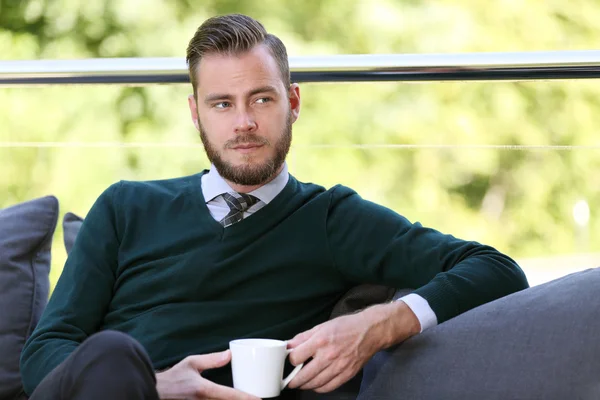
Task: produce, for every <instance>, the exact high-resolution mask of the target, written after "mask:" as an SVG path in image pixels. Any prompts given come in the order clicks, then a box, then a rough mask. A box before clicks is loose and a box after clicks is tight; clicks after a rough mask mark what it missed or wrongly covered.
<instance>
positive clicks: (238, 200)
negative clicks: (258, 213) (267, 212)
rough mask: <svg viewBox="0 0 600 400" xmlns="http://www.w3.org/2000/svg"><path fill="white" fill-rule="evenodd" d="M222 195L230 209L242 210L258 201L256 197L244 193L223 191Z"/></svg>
mask: <svg viewBox="0 0 600 400" xmlns="http://www.w3.org/2000/svg"><path fill="white" fill-rule="evenodd" d="M222 196H223V199H224V200H225V202H226V203H227V205H228V206H229V209H230V210H232V211H233V210H235V211H238V212H244V211H246V210H247V209H249V208H250V207H252V206H253V205H255V204H256V203H258V198H256V197H254V196H252V195H251V194H246V193H238V192H227V193H223V194H222Z"/></svg>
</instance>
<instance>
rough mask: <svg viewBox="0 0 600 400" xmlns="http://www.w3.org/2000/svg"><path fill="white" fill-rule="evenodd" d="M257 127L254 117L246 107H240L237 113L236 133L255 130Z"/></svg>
mask: <svg viewBox="0 0 600 400" xmlns="http://www.w3.org/2000/svg"><path fill="white" fill-rule="evenodd" d="M256 128H257V125H256V121H255V120H254V117H253V116H252V115H251V114H250V113H249V112H248V110H246V109H240V110H239V111H238V113H237V115H236V121H235V133H247V132H253V131H255V130H256Z"/></svg>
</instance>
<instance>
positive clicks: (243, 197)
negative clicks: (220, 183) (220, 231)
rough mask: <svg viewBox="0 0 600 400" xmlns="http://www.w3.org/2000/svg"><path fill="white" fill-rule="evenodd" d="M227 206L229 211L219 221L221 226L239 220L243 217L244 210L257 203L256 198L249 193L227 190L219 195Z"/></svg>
mask: <svg viewBox="0 0 600 400" xmlns="http://www.w3.org/2000/svg"><path fill="white" fill-rule="evenodd" d="M221 197H223V199H224V200H225V202H226V203H227V205H228V206H229V213H228V214H227V215H226V216H225V218H223V219H222V220H220V221H219V222H220V223H221V225H223V227H225V228H227V227H228V226H230V225H233V224H235V223H236V222H240V221H241V220H243V219H244V211H246V210H247V209H249V208H250V207H252V206H253V205H254V204H256V203H258V201H259V200H258V199H257V198H256V197H254V196H252V195H250V194H246V193H238V192H229V193H223V194H222V195H221Z"/></svg>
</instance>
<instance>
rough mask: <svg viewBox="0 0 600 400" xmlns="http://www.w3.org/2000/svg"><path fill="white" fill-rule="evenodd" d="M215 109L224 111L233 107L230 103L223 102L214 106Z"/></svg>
mask: <svg viewBox="0 0 600 400" xmlns="http://www.w3.org/2000/svg"><path fill="white" fill-rule="evenodd" d="M213 107H214V108H218V109H221V110H223V109H225V108H228V107H231V103H230V102H228V101H221V102H220V103H215V104H213Z"/></svg>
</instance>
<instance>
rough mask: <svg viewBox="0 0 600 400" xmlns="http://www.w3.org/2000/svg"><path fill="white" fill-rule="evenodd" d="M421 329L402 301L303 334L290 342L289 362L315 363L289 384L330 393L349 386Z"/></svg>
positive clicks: (329, 322)
mask: <svg viewBox="0 0 600 400" xmlns="http://www.w3.org/2000/svg"><path fill="white" fill-rule="evenodd" d="M420 330H421V325H420V323H419V320H418V319H417V317H416V316H415V314H414V313H413V312H412V310H411V309H410V308H409V307H408V306H407V305H406V304H405V303H404V302H402V301H397V302H394V303H390V304H382V305H376V306H373V307H370V308H367V309H365V310H363V311H361V312H359V313H356V314H352V315H346V316H342V317H338V318H336V319H333V320H330V321H327V322H325V323H323V324H321V325H317V326H315V327H314V328H313V329H311V330H309V331H306V332H303V333H300V334H298V335H297V336H296V337H294V338H293V339H292V340H290V341H289V342H288V347H289V348H292V349H294V351H292V352H291V353H290V362H291V363H292V364H293V365H298V364H300V363H302V362H306V361H307V360H308V359H309V358H310V357H312V358H313V359H312V360H311V361H310V362H309V363H307V364H306V365H305V366H304V368H302V369H301V370H300V372H299V373H298V375H296V377H295V378H294V379H293V380H292V381H291V382H290V384H289V387H290V388H300V389H306V390H309V389H312V390H314V391H315V392H318V393H326V392H331V391H332V390H335V389H337V388H338V387H340V386H341V385H342V384H344V383H346V382H347V381H349V380H350V379H352V377H354V375H356V374H357V373H358V371H360V369H361V368H362V367H363V366H364V365H365V364H366V363H367V361H369V359H370V358H371V357H372V356H373V355H374V354H375V353H376V352H378V351H379V350H382V349H384V348H387V347H390V346H392V345H394V344H397V343H400V342H402V341H404V340H406V339H408V338H409V337H411V336H413V335H415V334H417V333H419V332H420Z"/></svg>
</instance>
